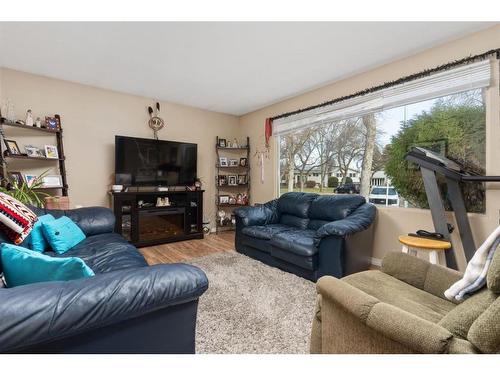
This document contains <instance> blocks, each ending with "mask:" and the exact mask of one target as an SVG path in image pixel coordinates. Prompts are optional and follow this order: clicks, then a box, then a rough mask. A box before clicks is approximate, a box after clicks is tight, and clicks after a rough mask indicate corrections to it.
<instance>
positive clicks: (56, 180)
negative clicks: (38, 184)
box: [42, 175, 62, 188]
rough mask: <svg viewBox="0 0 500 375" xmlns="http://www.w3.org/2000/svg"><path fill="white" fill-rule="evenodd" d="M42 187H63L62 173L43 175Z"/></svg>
mask: <svg viewBox="0 0 500 375" xmlns="http://www.w3.org/2000/svg"><path fill="white" fill-rule="evenodd" d="M42 187H45V188H60V187H62V177H61V175H48V176H44V177H42Z"/></svg>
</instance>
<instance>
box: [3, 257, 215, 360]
mask: <svg viewBox="0 0 500 375" xmlns="http://www.w3.org/2000/svg"><path fill="white" fill-rule="evenodd" d="M207 288H208V280H207V278H206V275H205V274H204V273H203V271H201V270H200V269H199V268H197V267H194V266H190V265H186V264H162V265H156V266H151V267H141V268H136V269H127V270H122V271H115V272H110V273H105V274H100V275H96V276H94V277H90V278H85V279H79V280H72V281H56V282H44V283H36V284H30V285H23V286H19V287H15V288H2V289H0V306H2V318H1V319H0V352H6V351H8V352H12V351H19V350H21V349H25V348H29V347H31V346H34V345H37V344H40V343H44V342H48V341H53V340H57V339H61V338H65V337H68V336H73V335H76V334H79V333H82V332H86V331H89V330H92V329H96V328H100V327H103V326H107V325H110V324H114V323H118V322H121V321H124V320H127V319H131V318H134V317H137V316H140V315H143V314H147V313H149V312H153V311H156V310H160V309H163V308H166V307H168V306H172V305H177V304H182V303H186V302H190V301H193V300H196V299H197V298H198V297H199V296H200V295H201V294H203V292H204V291H205V290H206V289H207Z"/></svg>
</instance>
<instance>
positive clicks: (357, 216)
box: [235, 192, 376, 281]
mask: <svg viewBox="0 0 500 375" xmlns="http://www.w3.org/2000/svg"><path fill="white" fill-rule="evenodd" d="M375 214H376V208H375V206H374V205H373V204H371V203H366V201H365V198H363V197H362V196H360V195H349V194H345V195H318V194H310V193H298V192H290V193H285V194H283V195H282V196H281V197H279V198H278V199H275V200H272V201H270V202H267V203H265V204H263V205H259V206H254V207H241V208H238V209H236V210H235V216H236V239H235V245H236V250H237V251H238V252H240V253H242V254H246V255H248V256H250V257H252V258H255V259H258V260H260V261H262V262H264V263H267V264H269V265H271V266H274V267H278V268H281V269H283V270H285V271H288V272H292V273H294V274H296V275H298V276H301V277H304V278H307V279H310V280H313V281H316V280H317V279H318V278H319V277H321V276H324V275H331V276H335V277H338V278H339V277H343V276H345V275H348V274H351V273H355V272H359V271H363V270H366V269H368V268H369V266H370V263H371V256H372V248H373V246H372V241H373V221H374V219H375Z"/></svg>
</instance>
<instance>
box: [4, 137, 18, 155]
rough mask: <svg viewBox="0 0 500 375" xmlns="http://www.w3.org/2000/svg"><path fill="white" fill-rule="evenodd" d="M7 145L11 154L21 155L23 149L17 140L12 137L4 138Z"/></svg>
mask: <svg viewBox="0 0 500 375" xmlns="http://www.w3.org/2000/svg"><path fill="white" fill-rule="evenodd" d="M3 141H4V143H5V147H6V148H7V151H8V152H9V154H10V155H21V149H20V148H19V146H18V145H17V142H16V141H14V140H12V139H5V138H4V140H3Z"/></svg>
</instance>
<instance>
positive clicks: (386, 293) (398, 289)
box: [342, 271, 456, 323]
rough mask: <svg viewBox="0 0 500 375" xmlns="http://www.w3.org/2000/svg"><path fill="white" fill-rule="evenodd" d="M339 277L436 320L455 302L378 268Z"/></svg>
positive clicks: (426, 318) (369, 292) (432, 320)
mask: <svg viewBox="0 0 500 375" xmlns="http://www.w3.org/2000/svg"><path fill="white" fill-rule="evenodd" d="M342 280H344V281H345V282H347V283H349V284H351V285H352V286H354V287H356V288H358V289H360V290H362V291H363V292H365V293H367V294H369V295H370V296H373V297H375V298H377V299H378V300H380V301H381V302H385V303H387V304H389V305H392V306H396V307H398V308H400V309H402V310H404V311H407V312H409V313H411V314H413V315H416V316H418V317H420V318H422V319H425V320H427V321H429V322H433V323H437V322H439V321H440V320H441V319H442V318H443V316H445V315H446V314H448V313H449V312H450V311H451V310H453V309H454V308H455V307H456V305H455V304H454V303H452V302H450V301H447V300H445V299H443V298H439V297H436V296H434V295H432V294H429V293H427V292H424V291H423V290H421V289H418V288H415V287H413V286H411V285H409V284H407V283H405V282H403V281H400V280H398V279H396V278H394V277H392V276H389V275H387V274H385V273H382V272H380V271H363V272H359V273H355V274H352V275H349V276H346V277H344V278H343V279H342Z"/></svg>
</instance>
